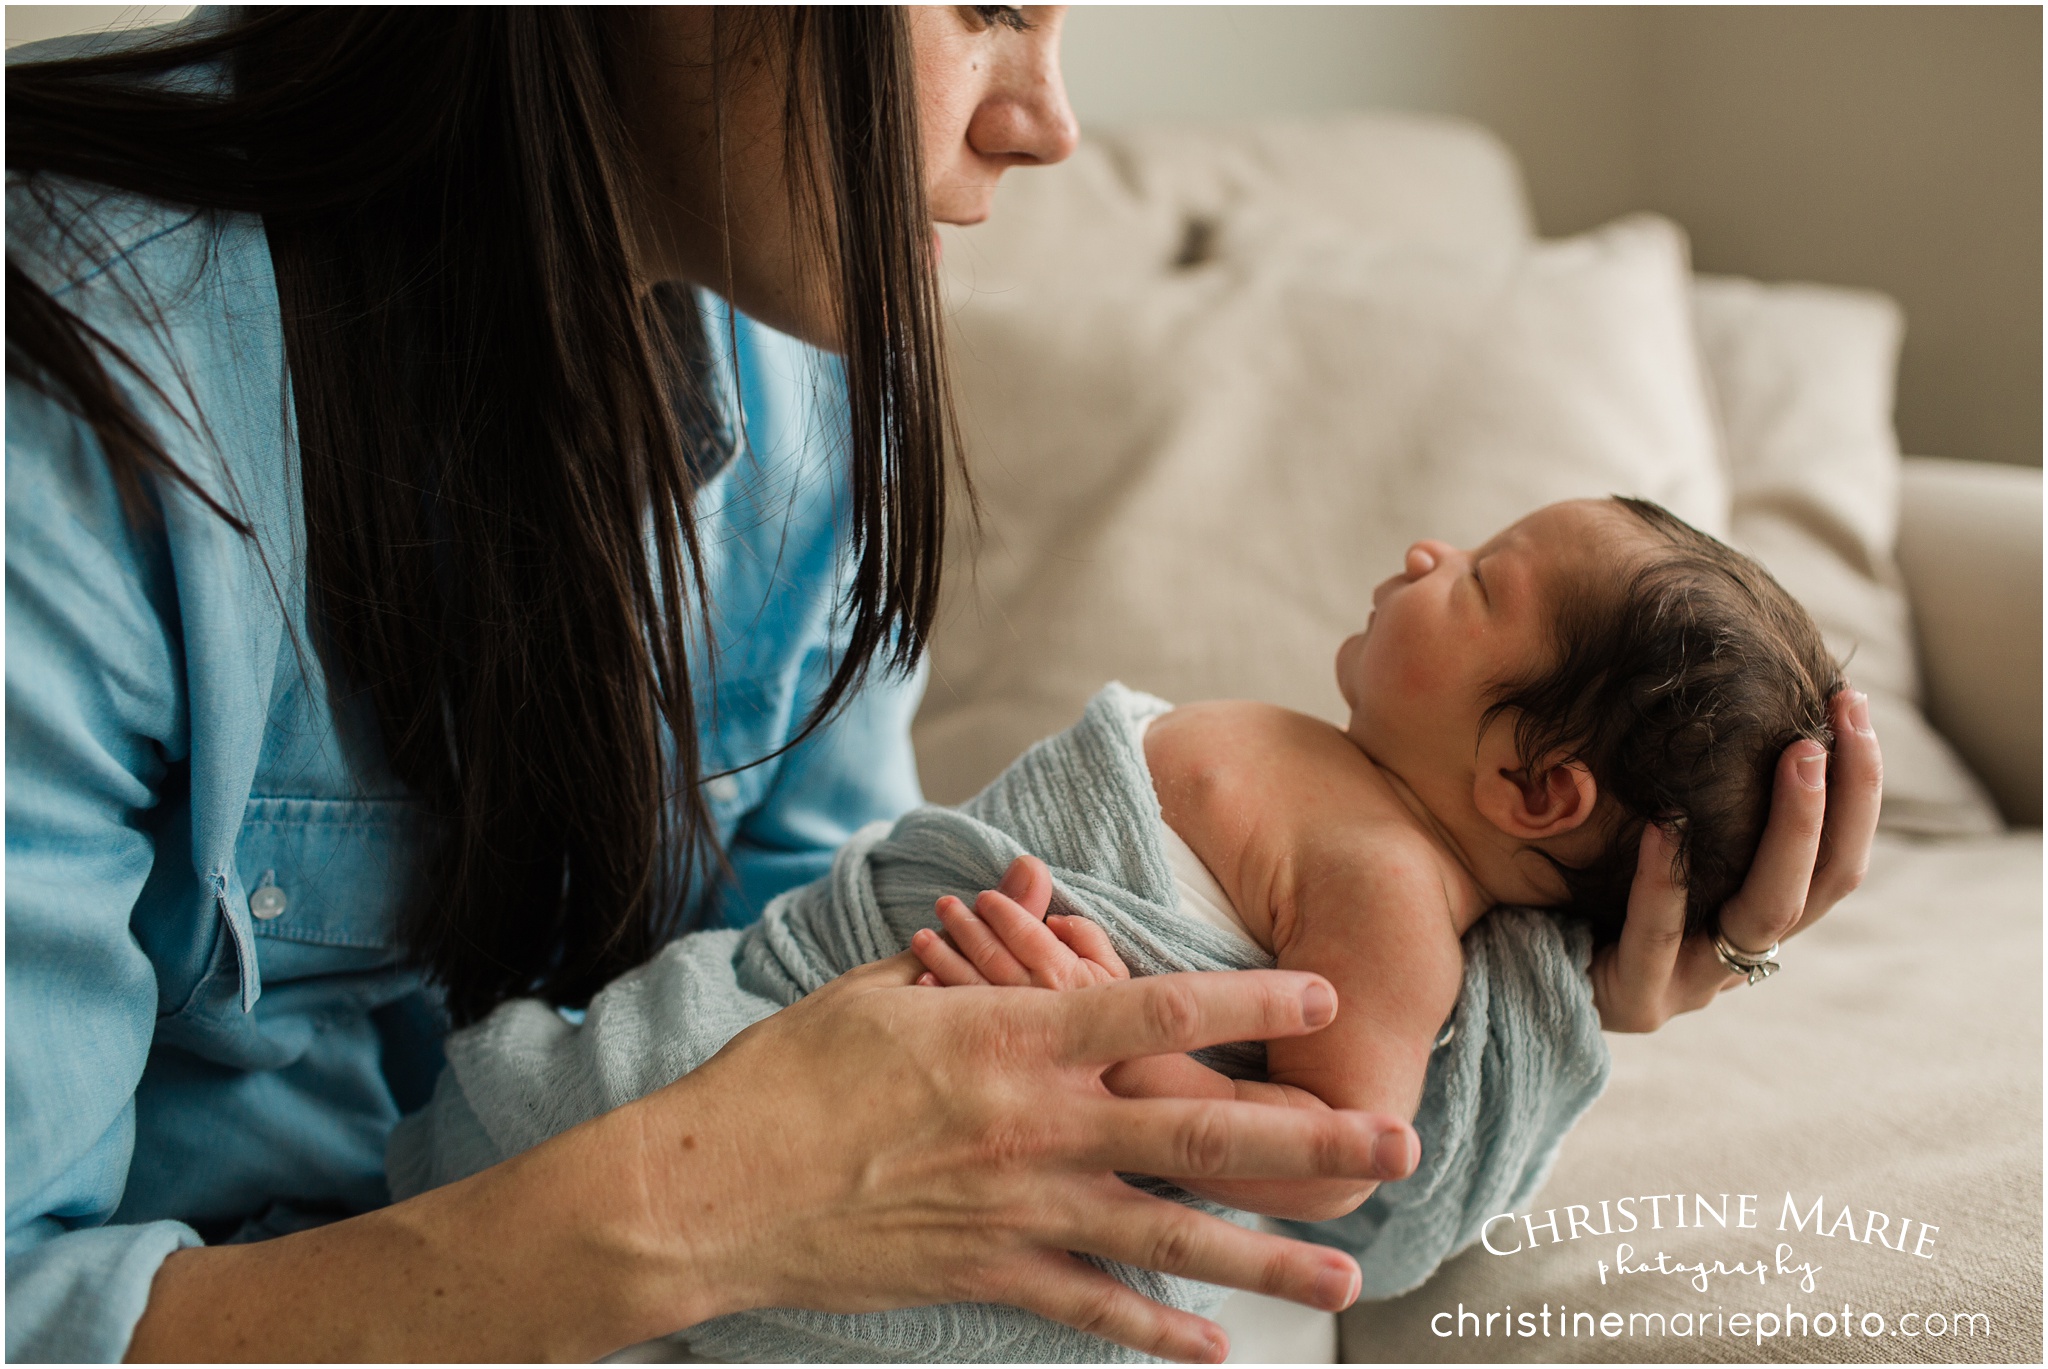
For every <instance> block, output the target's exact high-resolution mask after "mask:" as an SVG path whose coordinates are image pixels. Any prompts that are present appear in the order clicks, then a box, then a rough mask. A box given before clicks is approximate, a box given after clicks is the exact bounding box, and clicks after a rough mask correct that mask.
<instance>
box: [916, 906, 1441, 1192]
mask: <svg viewBox="0 0 2048 1369" xmlns="http://www.w3.org/2000/svg"><path fill="white" fill-rule="evenodd" d="M937 913H938V918H939V922H940V924H941V925H942V926H944V927H945V929H946V936H940V935H939V934H938V933H936V932H933V931H929V930H926V931H920V932H918V933H917V934H916V935H915V936H913V937H912V938H911V943H910V948H911V950H912V951H913V952H915V953H916V955H917V957H918V959H919V960H920V961H922V962H923V964H924V966H925V974H924V975H923V976H922V977H921V978H920V979H919V981H918V982H919V983H921V984H928V985H944V986H947V987H956V986H967V985H985V984H1005V985H1016V986H1025V985H1029V986H1035V987H1038V988H1049V989H1074V988H1085V987H1087V986H1089V985H1092V984H1100V983H1104V982H1106V981H1108V980H1111V979H1128V978H1129V977H1130V971H1129V970H1128V969H1127V968H1126V967H1125V966H1124V963H1123V960H1122V959H1121V958H1120V957H1119V956H1118V955H1117V953H1116V951H1115V949H1114V948H1113V947H1112V946H1111V945H1110V942H1109V938H1108V937H1107V936H1106V935H1104V933H1103V931H1102V929H1101V928H1100V927H1097V926H1096V925H1095V924H1094V923H1093V922H1090V921H1089V920H1088V919H1086V918H1081V917H1065V916H1060V915H1057V914H1056V915H1054V916H1051V917H1048V918H1047V919H1046V920H1045V921H1044V922H1043V923H1041V922H1039V921H1038V919H1037V918H1035V917H1033V916H1032V915H1031V914H1030V913H1028V912H1026V911H1025V910H1024V909H1023V908H1022V907H1020V906H1018V905H1017V904H1016V903H1015V902H1013V901H1011V900H1010V899H1008V898H1005V897H1004V896H1003V895H1002V894H1000V893H993V892H991V893H984V894H982V895H981V896H980V897H979V898H978V899H976V900H975V906H974V908H973V910H971V911H970V910H969V909H968V907H967V905H966V904H964V903H962V902H961V901H960V900H959V899H957V898H951V897H948V898H943V899H940V900H939V903H938V906H937ZM948 938H950V939H951V940H950V942H949V940H948ZM1338 1002H1339V1005H1340V1007H1341V1005H1342V1004H1343V1002H1344V990H1343V988H1342V986H1339V988H1338ZM1338 1015H1339V1017H1340V1019H1341V1017H1342V1016H1343V1014H1342V1012H1341V1011H1340V1012H1339V1014H1338ZM1325 1030H1326V1031H1327V1030H1328V1029H1327V1028H1326V1029H1325ZM1267 1049H1268V1052H1269V1055H1270V1052H1271V1049H1272V1048H1271V1046H1270V1045H1269V1046H1268V1048H1267ZM1103 1083H1104V1084H1105V1085H1106V1086H1108V1087H1109V1088H1110V1089H1111V1090H1112V1091H1113V1092H1115V1093H1117V1094H1118V1095H1120V1096H1122V1097H1125V1098H1216V1099H1219V1100H1224V1101H1232V1100H1234V1101H1238V1102H1255V1103H1265V1104H1268V1105H1274V1104H1277V1105H1279V1106H1282V1107H1301V1108H1315V1109H1320V1110H1323V1111H1328V1110H1329V1108H1330V1104H1329V1103H1328V1102H1326V1101H1324V1100H1323V1099H1322V1098H1319V1097H1317V1096H1316V1095H1315V1094H1314V1093H1312V1092H1310V1091H1309V1090H1307V1089H1304V1088H1300V1087H1297V1086H1295V1085H1292V1084H1289V1083H1285V1082H1270V1083H1268V1082H1261V1081H1258V1080H1248V1079H1231V1078H1229V1077H1228V1076H1226V1075H1222V1074H1218V1073H1217V1072H1216V1071H1214V1070H1212V1069H1210V1068H1208V1067H1207V1066H1205V1065H1203V1064H1201V1063H1200V1062H1198V1061H1196V1060H1194V1059H1192V1058H1191V1057H1189V1056H1186V1055H1157V1056H1152V1057H1150V1058H1148V1059H1143V1060H1127V1061H1125V1062H1123V1063H1122V1064H1120V1065H1118V1066H1116V1067H1115V1068H1114V1069H1112V1070H1110V1071H1109V1072H1108V1073H1107V1074H1105V1075H1104V1076H1103ZM1413 1112H1414V1106H1413V1104H1411V1105H1410V1106H1409V1108H1408V1111H1407V1112H1406V1113H1403V1114H1401V1120H1403V1121H1406V1120H1407V1118H1408V1117H1409V1116H1411V1115H1412V1114H1413ZM1398 1143H1399V1144H1400V1145H1401V1146H1402V1148H1403V1149H1404V1151H1405V1155H1404V1156H1402V1157H1397V1160H1396V1162H1393V1163H1389V1164H1388V1165H1387V1166H1386V1168H1388V1169H1389V1170H1390V1171H1391V1172H1394V1173H1402V1172H1405V1171H1408V1170H1412V1168H1413V1167H1414V1164H1415V1160H1416V1153H1415V1143H1414V1141H1413V1139H1412V1136H1411V1135H1410V1134H1409V1133H1407V1132H1405V1131H1404V1132H1403V1133H1401V1134H1400V1137H1399V1142H1398ZM1383 1144H1384V1143H1383ZM1163 1177H1166V1178H1170V1179H1173V1180H1174V1181H1175V1182H1176V1183H1178V1184H1180V1185H1181V1186H1182V1187H1183V1188H1186V1189H1187V1190H1188V1191H1189V1192H1191V1193H1195V1194H1197V1195H1198V1196H1200V1197H1204V1198H1209V1199H1211V1200H1213V1201H1215V1202H1219V1203H1224V1204H1227V1205H1228V1206H1231V1207H1236V1208H1242V1209H1244V1210H1246V1211H1249V1212H1262V1213H1265V1214H1266V1215H1268V1216H1273V1217H1292V1218H1295V1219H1297V1220H1302V1221H1316V1220H1321V1219H1323V1218H1327V1217H1331V1216H1336V1215H1339V1214H1341V1213H1344V1212H1349V1211H1350V1210H1351V1209H1352V1208H1354V1207H1356V1206H1357V1205H1358V1204H1359V1203H1361V1202H1363V1201H1365V1198H1366V1196H1367V1195H1368V1194H1369V1193H1371V1191H1372V1186H1371V1185H1369V1184H1368V1185H1365V1186H1363V1187H1360V1186H1358V1185H1355V1184H1351V1183H1348V1182H1346V1181H1341V1180H1279V1179H1245V1180H1201V1179H1194V1178H1188V1177H1184V1176H1175V1175H1166V1176H1163Z"/></svg>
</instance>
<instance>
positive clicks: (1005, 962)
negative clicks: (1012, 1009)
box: [938, 894, 1031, 988]
mask: <svg viewBox="0 0 2048 1369" xmlns="http://www.w3.org/2000/svg"><path fill="white" fill-rule="evenodd" d="M938 914H939V922H940V924H941V925H942V926H944V927H945V929H946V935H947V936H950V937H952V938H953V944H954V945H955V946H957V947H959V948H960V953H961V954H962V955H964V956H966V957H967V958H968V959H969V960H971V961H973V962H974V967H975V968H976V969H977V970H979V971H981V973H982V976H983V977H984V978H985V979H986V980H987V981H988V982H989V983H991V984H1001V985H1005V986H1008V987H1010V988H1028V987H1029V986H1030V984H1031V971H1030V970H1029V969H1027V968H1026V967H1025V965H1024V963H1023V962H1022V961H1020V960H1018V959H1017V957H1016V956H1014V955H1012V954H1010V950H1009V947H1007V946H1005V945H1004V944H1003V939H1002V938H1001V937H999V936H997V935H996V934H995V932H994V931H992V930H991V929H990V928H989V926H988V924H987V923H985V922H983V921H982V920H981V919H980V918H979V917H977V916H975V914H974V912H973V910H971V909H970V908H968V906H967V905H966V904H964V903H962V902H961V901H960V900H959V899H957V898H954V897H952V896H951V895H950V894H949V895H947V896H946V897H945V898H942V899H940V900H939V903H938Z"/></svg>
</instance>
